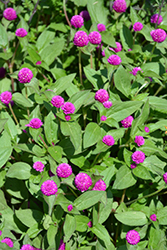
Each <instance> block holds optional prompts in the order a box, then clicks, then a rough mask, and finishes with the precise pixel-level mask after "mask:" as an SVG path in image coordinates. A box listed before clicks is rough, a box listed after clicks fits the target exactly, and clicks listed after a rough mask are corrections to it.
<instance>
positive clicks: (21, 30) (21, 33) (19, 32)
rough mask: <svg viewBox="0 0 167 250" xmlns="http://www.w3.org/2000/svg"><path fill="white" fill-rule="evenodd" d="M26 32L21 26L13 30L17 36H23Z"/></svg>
mask: <svg viewBox="0 0 167 250" xmlns="http://www.w3.org/2000/svg"><path fill="white" fill-rule="evenodd" d="M27 34H28V32H27V31H26V30H25V29H23V28H19V29H17V30H16V32H15V35H16V36H18V37H25V36H26V35H27Z"/></svg>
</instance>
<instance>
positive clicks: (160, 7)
mask: <svg viewBox="0 0 167 250" xmlns="http://www.w3.org/2000/svg"><path fill="white" fill-rule="evenodd" d="M163 4H164V0H162V3H161V5H160V6H159V13H158V18H157V21H156V24H155V28H157V25H158V21H159V17H160V14H161V10H162V7H163Z"/></svg>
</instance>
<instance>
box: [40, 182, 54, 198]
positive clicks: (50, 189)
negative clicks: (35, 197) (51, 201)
mask: <svg viewBox="0 0 167 250" xmlns="http://www.w3.org/2000/svg"><path fill="white" fill-rule="evenodd" d="M57 190H58V188H57V184H56V183H55V182H54V181H53V180H47V181H44V182H43V183H42V186H41V191H42V193H43V194H44V195H47V196H50V195H54V194H56V193H57Z"/></svg>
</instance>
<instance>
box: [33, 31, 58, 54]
mask: <svg viewBox="0 0 167 250" xmlns="http://www.w3.org/2000/svg"><path fill="white" fill-rule="evenodd" d="M54 37H55V32H54V31H50V30H47V29H44V31H43V32H42V33H41V34H40V36H39V37H38V39H37V42H36V46H37V48H38V50H41V49H42V48H44V47H46V46H47V45H48V44H49V43H50V42H51V41H52V40H53V39H54Z"/></svg>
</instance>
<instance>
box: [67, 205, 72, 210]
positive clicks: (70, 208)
mask: <svg viewBox="0 0 167 250" xmlns="http://www.w3.org/2000/svg"><path fill="white" fill-rule="evenodd" d="M67 210H68V211H69V212H70V211H71V210H73V205H72V204H70V205H68V207H67Z"/></svg>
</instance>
